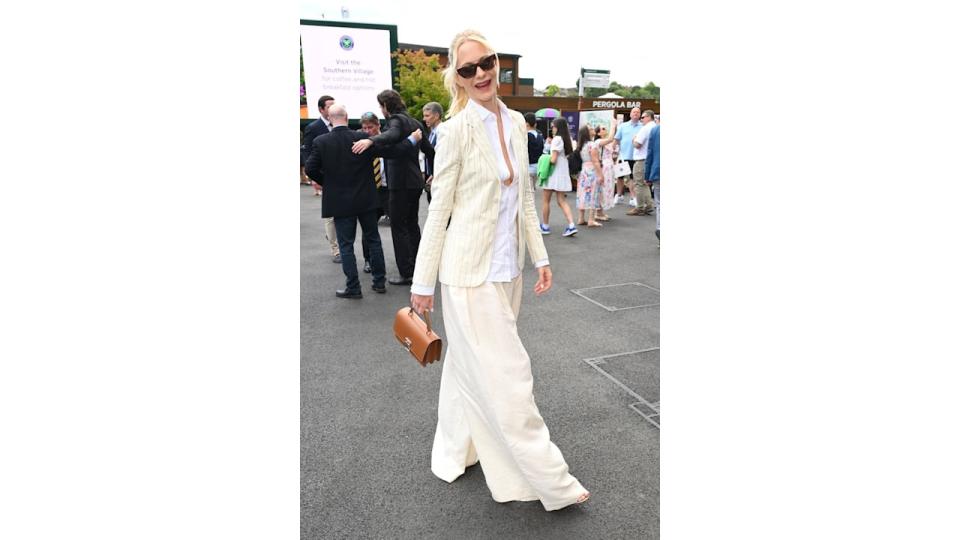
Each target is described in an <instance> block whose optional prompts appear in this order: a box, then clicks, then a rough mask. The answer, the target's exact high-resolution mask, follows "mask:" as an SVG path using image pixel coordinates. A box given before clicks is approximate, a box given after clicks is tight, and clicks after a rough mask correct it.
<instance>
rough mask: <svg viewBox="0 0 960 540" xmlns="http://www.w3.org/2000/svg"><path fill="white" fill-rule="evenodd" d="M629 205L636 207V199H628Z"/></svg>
mask: <svg viewBox="0 0 960 540" xmlns="http://www.w3.org/2000/svg"><path fill="white" fill-rule="evenodd" d="M630 206H632V207H634V208H636V207H637V200H636V199H630Z"/></svg>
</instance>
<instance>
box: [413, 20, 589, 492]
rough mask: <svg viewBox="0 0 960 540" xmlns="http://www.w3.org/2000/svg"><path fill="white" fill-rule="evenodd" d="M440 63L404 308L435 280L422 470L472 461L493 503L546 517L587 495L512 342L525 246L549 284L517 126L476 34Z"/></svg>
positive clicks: (544, 285)
mask: <svg viewBox="0 0 960 540" xmlns="http://www.w3.org/2000/svg"><path fill="white" fill-rule="evenodd" d="M449 59H450V63H449V66H448V67H447V68H446V69H445V70H444V83H445V85H446V87H447V90H448V91H449V92H450V94H451V98H452V99H451V105H450V111H449V112H448V120H447V121H446V122H445V123H444V126H445V127H444V131H443V134H442V138H441V141H440V142H439V143H438V145H437V153H436V158H435V168H434V175H433V183H432V190H433V201H432V202H431V203H430V209H429V212H428V214H427V221H426V223H425V225H424V228H423V235H422V239H421V241H420V247H419V250H418V254H417V262H416V267H415V268H416V269H415V271H414V276H413V286H412V287H411V295H410V303H411V305H412V306H413V308H414V310H415V311H417V312H418V313H423V312H424V311H425V310H432V309H433V294H434V287H435V282H436V280H437V279H439V281H440V284H441V285H440V293H441V295H442V296H443V322H444V330H445V332H446V334H447V335H446V341H447V343H446V347H447V352H446V356H445V357H444V361H443V364H442V365H443V372H442V375H441V379H440V398H439V405H438V411H437V413H438V414H437V416H438V422H437V431H436V434H435V436H434V441H433V450H432V453H431V460H430V468H431V470H432V471H433V473H434V474H435V475H436V476H437V477H439V478H441V479H442V480H444V481H446V482H453V481H454V480H456V479H457V478H458V477H459V476H460V475H462V474H463V473H464V470H465V469H466V468H467V467H469V466H471V465H473V464H475V463H477V462H478V461H479V463H480V466H481V468H482V469H483V475H484V478H485V479H486V482H487V486H488V487H489V489H490V493H491V495H492V496H493V499H494V500H495V501H497V502H507V501H535V500H539V501H540V502H541V503H542V504H543V507H544V508H545V509H546V510H556V509H559V508H563V507H565V506H569V505H571V504H576V503H581V502H583V501H585V500H587V498H588V497H589V495H590V494H589V492H587V490H586V489H584V487H583V486H582V485H581V484H580V482H579V481H578V480H577V479H576V478H574V477H573V476H572V475H571V474H570V473H569V470H568V467H567V463H566V461H565V460H564V458H563V455H562V454H561V453H560V450H559V449H558V448H557V447H556V445H554V444H553V443H552V442H550V433H549V431H548V430H547V427H546V425H545V424H544V422H543V418H542V417H541V416H540V412H539V410H538V409H537V405H536V403H535V402H534V399H533V378H532V374H531V370H530V358H529V357H528V356H527V352H526V350H525V349H524V347H523V343H521V341H520V337H519V335H518V334H517V315H518V313H519V309H520V297H521V293H522V287H523V283H522V278H521V270H522V269H523V263H524V253H523V252H524V247H526V248H527V250H529V252H530V256H531V259H532V260H533V262H534V263H535V266H536V267H537V272H538V277H539V279H538V281H537V283H536V285H535V286H534V288H533V290H534V292H535V293H536V294H537V295H540V294H543V293H545V292H546V291H548V290H549V289H550V286H551V284H552V274H551V271H550V265H549V260H548V259H547V252H546V249H545V248H544V246H543V238H542V237H541V236H540V232H539V227H538V226H539V221H538V219H537V214H536V209H535V208H534V202H533V188H532V186H531V185H530V183H529V182H525V181H524V179H525V178H526V173H525V171H526V169H527V155H528V154H527V136H526V130H525V127H524V119H523V116H521V115H520V113H518V112H516V111H511V110H509V109H507V108H506V106H505V105H504V104H503V102H501V101H500V100H499V99H498V98H497V85H498V81H499V61H498V60H497V55H496V53H495V52H494V50H493V47H491V46H490V44H489V43H488V42H487V40H486V39H485V38H484V37H483V36H482V35H480V34H479V33H477V32H475V31H472V30H467V31H464V32H461V33H460V34H457V36H456V37H455V38H454V40H453V43H452V44H451V46H450V52H449ZM448 221H449V226H448Z"/></svg>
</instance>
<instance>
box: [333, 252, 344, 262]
mask: <svg viewBox="0 0 960 540" xmlns="http://www.w3.org/2000/svg"><path fill="white" fill-rule="evenodd" d="M333 262H334V264H340V263H342V262H343V259H341V258H340V254H339V253H337V254H336V255H334V256H333Z"/></svg>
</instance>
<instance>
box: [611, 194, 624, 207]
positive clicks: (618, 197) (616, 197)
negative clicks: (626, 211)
mask: <svg viewBox="0 0 960 540" xmlns="http://www.w3.org/2000/svg"><path fill="white" fill-rule="evenodd" d="M621 203H623V195H614V196H613V204H614V205H618V204H621Z"/></svg>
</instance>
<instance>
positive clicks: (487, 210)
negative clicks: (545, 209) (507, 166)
mask: <svg viewBox="0 0 960 540" xmlns="http://www.w3.org/2000/svg"><path fill="white" fill-rule="evenodd" d="M510 118H511V119H512V121H513V133H512V134H511V144H512V145H513V153H514V156H515V157H516V158H517V159H523V160H525V159H526V157H527V135H526V131H525V122H524V119H523V115H521V114H520V113H518V112H516V111H513V110H511V111H510ZM494 159H495V158H494V155H493V149H492V148H490V143H489V141H488V140H487V135H486V132H485V131H484V128H483V121H482V120H481V119H480V117H479V115H477V113H476V112H474V111H472V110H470V109H469V108H467V109H465V110H464V111H462V112H460V113H459V114H457V115H456V116H454V117H453V118H452V119H450V120H448V121H447V122H444V128H443V131H442V133H440V136H439V137H438V140H437V153H436V157H435V159H434V173H433V184H432V186H431V192H432V196H433V200H432V202H431V203H430V209H429V212H428V213H427V221H426V223H425V224H424V227H423V233H422V235H421V240H420V247H419V249H418V253H417V262H416V270H415V271H414V275H413V282H414V283H415V284H417V285H423V286H426V287H431V288H433V287H435V286H436V281H437V279H438V278H439V280H440V282H441V283H445V284H447V285H452V286H454V287H476V286H477V285H480V284H481V283H483V281H484V280H485V279H486V277H487V275H488V274H489V271H490V262H491V260H492V258H493V235H494V233H495V232H496V229H497V216H498V214H499V211H500V182H499V180H498V175H497V167H496V162H495V161H494ZM513 169H514V170H515V171H522V170H525V169H526V163H520V162H515V163H514V164H513ZM516 181H518V182H520V187H521V189H520V190H518V193H519V195H518V196H519V198H520V201H519V205H518V206H519V212H518V216H517V218H518V223H517V231H518V233H519V238H518V242H517V245H518V251H519V253H518V257H517V261H518V263H519V266H520V270H521V271H522V270H523V266H524V257H523V252H524V248H526V249H527V250H529V252H530V257H531V259H532V260H533V261H539V260H542V259H546V258H547V250H546V248H545V247H544V245H543V238H542V237H541V235H540V228H539V226H540V222H539V218H538V217H537V212H536V210H535V207H534V201H533V186H531V184H530V182H529V181H527V179H526V178H525V177H522V178H518V179H517V180H516ZM448 219H449V220H450V226H449V227H447V220H448Z"/></svg>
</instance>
